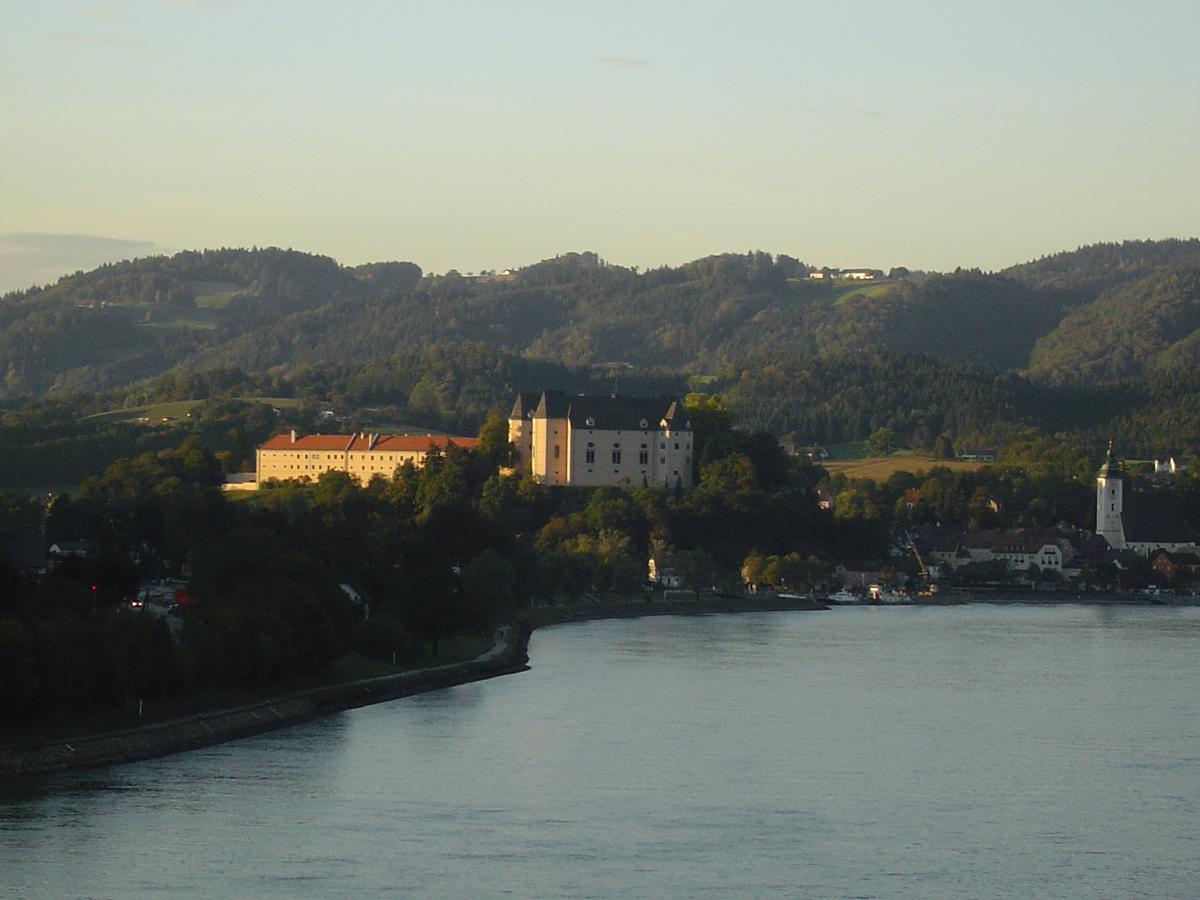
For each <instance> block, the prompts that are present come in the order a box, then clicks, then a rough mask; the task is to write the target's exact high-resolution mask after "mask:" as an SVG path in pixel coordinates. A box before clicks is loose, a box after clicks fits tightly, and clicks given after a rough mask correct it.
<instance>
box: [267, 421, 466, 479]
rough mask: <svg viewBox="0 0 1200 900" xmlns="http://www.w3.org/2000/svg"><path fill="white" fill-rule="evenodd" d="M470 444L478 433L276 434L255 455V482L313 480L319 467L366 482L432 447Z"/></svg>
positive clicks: (421, 457) (419, 460) (417, 461)
mask: <svg viewBox="0 0 1200 900" xmlns="http://www.w3.org/2000/svg"><path fill="white" fill-rule="evenodd" d="M451 444H453V445H454V446H455V447H463V448H466V449H473V448H474V447H475V446H476V445H478V444H479V439H478V438H472V437H456V436H451V435H444V434H420V435H411V434H367V433H365V432H364V433H360V434H309V435H301V436H297V435H296V432H294V431H293V432H291V434H277V435H275V436H274V437H273V438H271V439H270V440H268V441H267V442H266V443H265V444H262V445H261V446H259V448H258V451H257V452H256V454H255V457H256V461H257V464H258V465H257V467H256V469H257V477H256V481H257V483H258V484H260V485H261V484H262V483H263V482H264V481H270V480H271V479H275V480H277V481H286V480H288V479H308V480H311V481H316V480H317V478H318V477H319V476H320V475H321V473H322V472H347V473H349V474H350V475H352V476H353V477H354V478H355V479H357V480H358V481H359V482H361V483H363V484H366V482H368V481H370V480H371V478H372V476H375V475H382V476H383V477H384V478H391V477H392V476H393V475H394V474H395V472H396V467H397V466H401V465H403V464H404V463H406V462H411V463H412V464H413V465H415V466H421V465H424V464H425V457H426V456H428V455H429V452H430V451H431V450H445V449H446V448H447V447H448V446H450V445H451Z"/></svg>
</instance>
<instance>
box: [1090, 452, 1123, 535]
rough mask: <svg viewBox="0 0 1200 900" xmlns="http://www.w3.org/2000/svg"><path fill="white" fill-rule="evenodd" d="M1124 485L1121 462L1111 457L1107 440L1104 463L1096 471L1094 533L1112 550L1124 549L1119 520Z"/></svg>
mask: <svg viewBox="0 0 1200 900" xmlns="http://www.w3.org/2000/svg"><path fill="white" fill-rule="evenodd" d="M1124 486H1125V473H1124V472H1122V471H1121V463H1120V462H1119V461H1118V460H1115V459H1113V445H1112V441H1109V442H1108V455H1107V456H1106V457H1105V458H1104V465H1102V466H1101V467H1100V471H1099V472H1097V473H1096V534H1098V535H1100V536H1101V537H1103V538H1104V539H1105V540H1107V541H1108V546H1110V547H1112V548H1113V549H1114V550H1124V549H1125V525H1124V523H1123V522H1122V521H1121V492H1122V489H1123V488H1124Z"/></svg>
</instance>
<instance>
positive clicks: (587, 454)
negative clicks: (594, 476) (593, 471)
mask: <svg viewBox="0 0 1200 900" xmlns="http://www.w3.org/2000/svg"><path fill="white" fill-rule="evenodd" d="M583 461H584V462H587V463H594V462H595V461H596V446H595V444H593V443H592V442H591V441H588V445H587V450H586V451H584V454H583Z"/></svg>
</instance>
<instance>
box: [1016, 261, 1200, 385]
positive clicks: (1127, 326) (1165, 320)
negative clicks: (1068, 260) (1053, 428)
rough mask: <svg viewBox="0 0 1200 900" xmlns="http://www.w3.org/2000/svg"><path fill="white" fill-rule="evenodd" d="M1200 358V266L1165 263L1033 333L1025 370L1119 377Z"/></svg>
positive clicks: (1186, 364) (1189, 364) (1178, 366)
mask: <svg viewBox="0 0 1200 900" xmlns="http://www.w3.org/2000/svg"><path fill="white" fill-rule="evenodd" d="M1198 362H1200V269H1186V270H1183V271H1176V270H1164V271H1159V272H1156V273H1154V274H1153V275H1149V276H1147V277H1145V278H1142V279H1140V280H1138V281H1134V282H1132V283H1129V284H1125V285H1122V286H1119V287H1116V288H1112V289H1111V290H1109V291H1106V292H1105V293H1104V294H1102V295H1101V296H1100V297H1099V298H1098V299H1096V300H1095V301H1093V302H1091V303H1089V304H1087V305H1084V306H1080V307H1078V308H1077V309H1075V310H1073V311H1072V312H1071V313H1069V314H1068V315H1067V316H1066V317H1065V318H1064V319H1063V320H1062V322H1061V323H1060V324H1059V325H1058V327H1057V328H1056V329H1055V330H1054V331H1052V332H1051V333H1049V334H1047V335H1046V336H1045V337H1043V338H1042V339H1041V340H1039V341H1038V343H1037V345H1036V347H1035V348H1034V352H1033V356H1032V358H1031V359H1030V365H1029V368H1030V371H1031V372H1033V373H1034V374H1036V375H1043V376H1047V377H1049V378H1052V379H1055V380H1069V379H1083V380H1087V381H1118V380H1122V379H1129V378H1137V377H1140V376H1142V375H1145V374H1147V373H1150V372H1163V373H1166V372H1172V371H1178V370H1183V369H1188V368H1191V367H1194V366H1196V364H1197V363H1198Z"/></svg>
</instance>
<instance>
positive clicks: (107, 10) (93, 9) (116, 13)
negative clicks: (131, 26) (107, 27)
mask: <svg viewBox="0 0 1200 900" xmlns="http://www.w3.org/2000/svg"><path fill="white" fill-rule="evenodd" d="M76 12H77V13H78V14H79V15H81V16H84V17H85V18H88V19H102V20H104V21H107V22H111V21H114V20H116V19H124V18H125V14H124V13H123V12H121V11H120V10H118V9H113V8H112V7H111V6H85V7H83V9H80V10H76Z"/></svg>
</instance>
